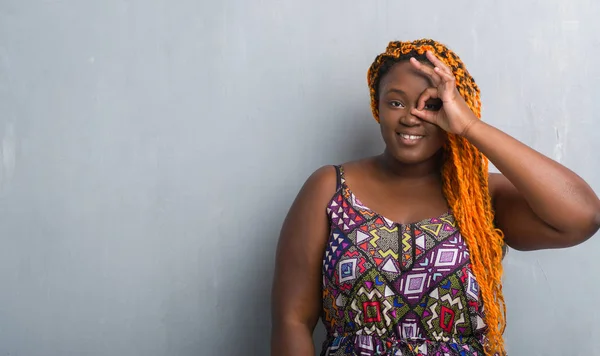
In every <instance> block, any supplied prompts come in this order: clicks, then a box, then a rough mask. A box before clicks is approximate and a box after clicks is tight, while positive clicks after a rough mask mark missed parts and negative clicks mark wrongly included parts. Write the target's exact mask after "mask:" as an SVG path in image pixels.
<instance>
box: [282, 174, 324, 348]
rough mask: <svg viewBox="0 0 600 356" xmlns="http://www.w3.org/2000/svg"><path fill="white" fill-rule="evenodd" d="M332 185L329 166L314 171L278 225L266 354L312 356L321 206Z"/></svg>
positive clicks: (319, 275) (319, 298) (318, 290)
mask: <svg viewBox="0 0 600 356" xmlns="http://www.w3.org/2000/svg"><path fill="white" fill-rule="evenodd" d="M335 186H336V173H335V169H334V168H333V167H323V168H321V169H319V170H317V171H316V172H315V173H313V174H312V175H311V177H310V178H308V180H307V181H306V183H305V184H304V186H303V187H302V189H301V190H300V193H298V196H297V197H296V200H295V201H294V203H293V204H292V207H291V208H290V211H289V212H288V215H287V217H286V219H285V222H284V223H283V228H282V229H281V234H280V236H279V244H278V246H277V257H276V262H275V278H274V281H273V290H272V298H271V300H272V331H271V355H277V356H310V355H314V346H313V339H312V333H313V330H314V328H315V325H316V324H317V321H318V319H319V315H320V313H321V308H322V295H321V283H322V272H321V268H322V264H323V263H322V259H323V254H324V252H325V247H326V244H327V239H328V236H329V222H328V219H327V215H326V207H327V204H328V203H329V200H330V199H331V197H332V196H333V194H334V193H335Z"/></svg>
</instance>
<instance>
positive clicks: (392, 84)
mask: <svg viewBox="0 0 600 356" xmlns="http://www.w3.org/2000/svg"><path fill="white" fill-rule="evenodd" d="M421 64H423V65H427V66H429V67H431V66H430V65H429V64H427V63H423V62H421ZM432 84H433V83H432V82H431V80H430V79H429V77H427V75H425V74H423V73H421V72H419V71H418V70H417V69H415V67H414V66H413V65H412V64H411V63H410V62H409V61H402V62H399V63H396V64H394V65H393V66H392V68H390V70H389V71H388V72H387V73H386V74H384V76H383V77H382V78H381V82H380V83H379V90H380V93H381V94H385V92H386V91H387V90H390V89H400V90H402V91H404V92H406V93H416V95H420V94H421V93H422V92H423V91H424V90H425V89H427V88H428V87H430V86H432Z"/></svg>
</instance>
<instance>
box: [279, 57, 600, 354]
mask: <svg viewBox="0 0 600 356" xmlns="http://www.w3.org/2000/svg"><path fill="white" fill-rule="evenodd" d="M427 58H428V60H429V61H430V62H431V63H432V64H433V66H431V65H428V64H425V63H421V62H418V61H416V60H414V59H413V60H411V61H406V62H400V63H398V64H395V65H394V66H393V67H392V68H391V69H390V70H389V71H388V73H386V75H385V76H384V77H383V78H382V79H381V82H380V87H379V95H380V97H379V116H380V126H381V135H382V137H383V140H384V141H385V144H386V149H385V151H384V152H383V154H381V155H379V156H376V157H370V158H366V159H363V160H359V161H354V162H350V163H346V164H344V169H345V177H346V183H347V185H348V186H349V187H350V189H351V190H352V192H353V193H354V194H355V195H356V196H358V197H360V200H361V201H362V202H363V203H364V204H365V205H366V206H368V207H369V208H371V209H372V210H374V211H376V212H378V213H379V214H381V215H383V216H385V217H387V218H388V219H391V220H393V221H395V222H398V223H403V224H406V223H410V222H415V221H419V220H422V219H425V218H429V217H434V216H439V215H441V214H442V213H444V212H446V211H447V210H448V205H447V203H446V200H445V198H444V196H443V193H442V183H441V176H440V164H441V160H440V148H441V147H442V145H443V144H444V140H445V139H446V133H447V132H450V133H453V134H458V135H462V136H463V137H465V138H466V139H467V140H469V141H470V142H471V143H472V144H473V145H474V146H476V147H477V148H478V149H479V150H480V151H481V152H482V153H483V154H484V155H485V156H486V157H488V159H489V160H490V161H491V162H492V163H493V164H494V166H495V167H497V168H498V170H499V171H500V172H501V174H490V177H489V187H490V188H489V189H490V192H489V193H490V195H491V197H492V203H493V208H494V211H495V214H496V222H497V225H498V227H499V228H500V229H501V230H502V231H503V232H504V235H505V241H506V243H507V244H508V245H509V246H510V247H512V248H515V249H518V250H538V249H549V248H564V247H569V246H574V245H577V244H579V243H582V242H583V241H585V240H587V239H588V238H590V237H591V236H592V235H593V234H594V233H595V232H596V231H598V229H599V227H600V200H599V199H598V197H597V196H596V194H595V193H594V192H593V190H592V189H591V188H590V186H589V185H588V184H587V183H586V182H585V181H584V180H583V179H581V178H580V177H579V176H577V175H576V174H575V173H573V172H572V171H570V170H569V169H567V168H566V167H564V166H562V165H560V164H559V163H557V162H555V161H553V160H551V159H550V158H548V157H546V156H544V155H542V154H540V153H538V152H536V151H535V150H533V149H531V148H530V147H528V146H526V145H524V144H522V143H521V142H519V141H517V140H516V139H514V138H512V137H511V136H509V135H507V134H506V133H504V132H502V131H500V130H498V129H497V128H495V127H493V126H491V125H489V124H486V123H484V122H482V121H480V120H478V119H477V117H476V116H475V115H474V114H473V112H472V111H471V110H470V109H469V107H468V106H467V104H466V103H465V101H464V100H463V99H462V97H461V96H460V94H459V93H458V91H457V90H456V86H455V79H454V77H453V75H452V73H451V71H450V69H449V68H447V67H446V66H445V65H444V64H443V63H442V62H441V61H440V60H439V59H438V58H437V57H435V55H433V54H432V53H428V54H427ZM402 133H403V134H410V135H418V136H423V137H422V138H420V139H418V140H417V142H416V143H414V144H407V143H406V141H405V140H404V141H403V139H402V137H401V136H400V135H399V134H402ZM531 167H535V169H531ZM335 188H336V174H335V170H334V168H333V167H331V166H328V167H322V168H320V169H318V170H317V171H315V172H314V173H313V174H312V175H311V176H310V177H309V178H308V180H307V181H306V183H305V184H304V186H303V187H302V189H301V190H300V192H299V194H298V195H297V197H296V199H295V201H294V203H293V204H292V207H291V208H290V211H289V213H288V216H287V218H286V219H285V222H284V224H283V227H282V230H281V235H280V238H279V243H278V247H277V257H276V268H275V278H274V282H273V290H272V317H273V329H272V335H271V336H272V338H271V354H272V355H278V356H297V355H302V356H307V355H314V350H313V341H312V332H313V330H314V327H315V325H316V323H317V321H318V318H319V316H320V312H321V308H322V305H321V302H322V300H321V279H322V274H321V266H322V257H323V253H324V251H325V247H326V244H327V240H328V237H329V223H328V220H327V216H326V214H325V209H326V206H327V204H328V202H329V200H330V199H331V198H332V196H333V195H334V193H335Z"/></svg>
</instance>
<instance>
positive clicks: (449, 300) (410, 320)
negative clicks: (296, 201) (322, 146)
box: [321, 166, 486, 356]
mask: <svg viewBox="0 0 600 356" xmlns="http://www.w3.org/2000/svg"><path fill="white" fill-rule="evenodd" d="M336 170H337V176H338V184H337V185H338V187H337V192H336V194H335V195H334V196H333V198H332V199H331V201H330V202H329V205H328V207H327V214H328V216H329V221H330V224H331V232H330V236H329V242H328V244H327V248H326V251H325V255H324V257H323V315H322V318H321V319H322V321H323V323H324V325H325V328H326V329H327V339H326V341H325V342H324V344H323V349H322V352H321V356H341V355H361V356H362V355H411V356H413V355H427V356H442V355H461V356H463V355H478V356H483V355H484V353H483V348H482V346H481V345H482V343H483V342H484V338H485V330H486V325H485V323H484V311H483V303H482V300H481V298H480V293H479V287H478V285H477V281H476V279H475V276H474V275H473V272H472V270H471V266H470V261H469V250H468V249H467V245H466V243H465V241H464V239H463V238H462V236H461V234H460V231H458V229H457V227H456V223H455V220H454V217H453V216H452V214H451V213H450V212H448V213H446V214H443V215H441V216H439V217H437V218H431V219H426V220H423V221H420V222H417V223H412V224H398V223H395V222H393V221H390V220H389V219H386V218H385V217H383V216H381V215H378V214H377V213H375V212H374V211H372V210H370V209H369V208H367V207H366V206H364V205H363V204H362V203H361V202H360V201H359V200H358V199H357V197H356V196H355V195H354V194H353V193H352V192H351V191H350V189H348V186H347V185H346V183H345V179H344V172H343V169H342V167H338V166H336Z"/></svg>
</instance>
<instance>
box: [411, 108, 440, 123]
mask: <svg viewBox="0 0 600 356" xmlns="http://www.w3.org/2000/svg"><path fill="white" fill-rule="evenodd" d="M410 113H411V114H413V115H414V116H416V117H418V118H419V119H421V120H423V121H427V122H429V123H431V124H434V125H437V114H438V112H437V111H431V110H419V109H412V110H411V111H410Z"/></svg>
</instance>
